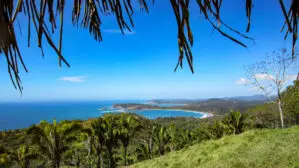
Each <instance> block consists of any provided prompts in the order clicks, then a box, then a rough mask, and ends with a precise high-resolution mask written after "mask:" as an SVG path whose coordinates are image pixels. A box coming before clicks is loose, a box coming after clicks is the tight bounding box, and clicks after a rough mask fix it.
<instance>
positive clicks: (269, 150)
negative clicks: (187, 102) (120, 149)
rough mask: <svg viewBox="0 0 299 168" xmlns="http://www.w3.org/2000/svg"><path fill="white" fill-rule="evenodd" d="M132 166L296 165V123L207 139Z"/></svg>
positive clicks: (298, 146)
mask: <svg viewBox="0 0 299 168" xmlns="http://www.w3.org/2000/svg"><path fill="white" fill-rule="evenodd" d="M131 167H132V168H137V167H138V168H155V167H163V168H164V167H177V168H181V167H184V168H185V167H186V168H187V167H188V168H189V167H192V168H193V167H204V168H206V167H207V168H209V167H210V168H217V167H218V168H220V167H221V168H231V167H236V168H242V167H259V168H260V167H277V168H282V167H283V168H285V167H294V168H295V167H299V126H297V127H293V128H288V129H284V130H281V129H277V130H256V131H248V132H245V133H243V134H241V135H238V136H227V137H224V138H222V139H219V140H213V141H207V142H204V143H201V144H197V145H194V146H191V147H189V148H186V149H183V150H181V151H176V152H172V153H169V154H166V155H164V156H162V157H158V158H155V159H152V160H147V161H143V162H140V163H137V164H135V165H132V166H131Z"/></svg>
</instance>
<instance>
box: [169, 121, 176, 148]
mask: <svg viewBox="0 0 299 168" xmlns="http://www.w3.org/2000/svg"><path fill="white" fill-rule="evenodd" d="M167 132H168V134H169V137H170V141H171V145H170V150H171V151H174V150H175V149H176V146H175V143H177V138H178V130H177V128H176V126H175V125H174V124H171V125H170V126H169V127H168V128H167Z"/></svg>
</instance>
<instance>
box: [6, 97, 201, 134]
mask: <svg viewBox="0 0 299 168" xmlns="http://www.w3.org/2000/svg"><path fill="white" fill-rule="evenodd" d="M143 102H145V101H143ZM143 102H142V101H98V102H46V103H45V102H43V103H0V130H5V129H6V130H8V129H18V128H26V127H28V126H30V125H32V124H37V123H39V122H40V120H46V121H49V122H51V121H52V120H53V119H54V118H56V120H58V121H61V120H74V119H80V120H85V119H88V118H96V117H99V116H102V115H103V114H105V113H110V112H123V111H124V110H123V109H113V108H112V105H113V104H115V103H143ZM103 107H106V108H107V107H108V109H109V110H107V109H105V110H99V109H100V108H103ZM129 112H133V113H136V114H139V115H142V116H144V117H146V118H149V119H155V118H158V117H176V116H182V117H196V118H200V117H202V116H203V115H202V114H200V113H194V112H186V111H177V110H136V111H129Z"/></svg>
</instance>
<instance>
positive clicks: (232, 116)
mask: <svg viewBox="0 0 299 168" xmlns="http://www.w3.org/2000/svg"><path fill="white" fill-rule="evenodd" d="M223 123H224V124H226V125H227V126H228V127H229V129H230V130H231V131H232V133H233V134H240V133H242V132H244V131H245V129H246V128H248V127H249V126H250V123H249V122H248V114H246V113H243V114H242V113H241V112H239V111H230V112H229V113H228V114H227V115H226V116H225V117H224V119H223ZM220 127H223V126H220ZM223 129H225V128H223Z"/></svg>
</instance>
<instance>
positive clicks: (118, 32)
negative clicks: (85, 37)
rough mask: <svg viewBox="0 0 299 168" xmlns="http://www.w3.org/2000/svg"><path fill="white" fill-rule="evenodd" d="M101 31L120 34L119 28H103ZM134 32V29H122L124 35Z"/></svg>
mask: <svg viewBox="0 0 299 168" xmlns="http://www.w3.org/2000/svg"><path fill="white" fill-rule="evenodd" d="M103 32H105V33H111V34H122V32H121V30H119V29H104V30H103ZM135 33H136V32H135V31H134V30H131V31H129V30H124V34H125V35H133V34H135Z"/></svg>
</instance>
